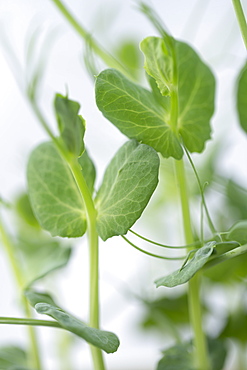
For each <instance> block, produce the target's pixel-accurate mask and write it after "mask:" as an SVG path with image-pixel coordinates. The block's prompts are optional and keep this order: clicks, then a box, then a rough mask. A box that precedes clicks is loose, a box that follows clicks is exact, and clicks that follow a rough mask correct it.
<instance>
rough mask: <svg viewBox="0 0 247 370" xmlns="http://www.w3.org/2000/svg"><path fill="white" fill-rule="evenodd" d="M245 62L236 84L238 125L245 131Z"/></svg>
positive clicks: (246, 91)
mask: <svg viewBox="0 0 247 370" xmlns="http://www.w3.org/2000/svg"><path fill="white" fill-rule="evenodd" d="M246 107H247V64H245V65H244V67H243V68H242V70H241V72H240V75H239V79H238V86H237V110H238V117H239V121H240V125H241V127H242V129H243V130H244V131H245V132H246V133H247V108H246Z"/></svg>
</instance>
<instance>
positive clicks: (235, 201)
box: [226, 180, 247, 220]
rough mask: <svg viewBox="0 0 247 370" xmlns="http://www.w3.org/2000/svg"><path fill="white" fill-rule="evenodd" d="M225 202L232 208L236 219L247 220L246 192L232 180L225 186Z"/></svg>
mask: <svg viewBox="0 0 247 370" xmlns="http://www.w3.org/2000/svg"><path fill="white" fill-rule="evenodd" d="M226 193H227V202H228V204H229V206H230V207H234V208H235V210H236V212H237V216H238V219H242V220H243V219H247V190H246V189H245V188H243V187H241V186H240V185H238V184H237V183H236V182H234V181H233V180H229V181H228V183H227V186H226Z"/></svg>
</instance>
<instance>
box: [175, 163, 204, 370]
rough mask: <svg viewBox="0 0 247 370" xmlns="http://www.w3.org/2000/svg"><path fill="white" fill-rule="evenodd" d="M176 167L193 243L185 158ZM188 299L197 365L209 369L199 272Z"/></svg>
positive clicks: (188, 239) (187, 233)
mask: <svg viewBox="0 0 247 370" xmlns="http://www.w3.org/2000/svg"><path fill="white" fill-rule="evenodd" d="M175 169H176V175H177V180H178V185H179V190H180V199H181V206H182V215H183V228H184V234H185V241H186V243H187V244H192V243H193V242H194V238H193V233H192V226H191V218H190V209H189V201H188V199H189V198H188V192H187V184H186V177H185V169H184V163H183V160H179V161H175ZM188 300H189V312H190V320H191V324H192V328H193V331H194V345H195V352H194V362H195V367H196V369H197V370H209V369H210V364H209V359H208V354H207V345H206V338H205V334H204V332H203V328H202V311H201V304H200V277H199V275H198V274H196V275H195V276H194V277H193V278H192V279H191V280H190V281H189V291H188Z"/></svg>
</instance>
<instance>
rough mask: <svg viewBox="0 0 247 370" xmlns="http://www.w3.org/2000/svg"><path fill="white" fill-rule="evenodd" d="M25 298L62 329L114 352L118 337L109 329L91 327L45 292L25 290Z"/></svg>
mask: <svg viewBox="0 0 247 370" xmlns="http://www.w3.org/2000/svg"><path fill="white" fill-rule="evenodd" d="M25 295H26V297H27V299H28V300H29V302H30V304H31V305H32V306H33V307H34V308H35V310H36V311H37V312H38V313H40V314H45V315H48V316H51V317H52V318H53V319H54V320H56V321H57V322H58V323H59V324H60V325H61V326H62V327H63V328H64V329H66V330H68V331H70V332H71V333H73V334H76V335H77V336H79V337H80V338H82V339H84V340H85V341H87V342H88V343H90V344H92V345H94V346H95V347H98V348H100V349H102V350H103V351H105V352H107V353H113V352H116V351H117V349H118V347H119V339H118V337H117V336H116V335H115V334H114V333H111V332H109V331H104V330H99V329H95V328H91V327H90V326H88V325H86V324H85V323H83V322H82V321H80V320H79V319H77V318H75V317H74V316H72V315H70V314H69V313H68V312H66V311H64V310H63V309H61V308H60V307H58V306H57V304H56V303H55V302H54V300H53V298H52V297H51V296H50V295H49V294H47V293H37V292H34V291H31V290H28V291H26V292H25Z"/></svg>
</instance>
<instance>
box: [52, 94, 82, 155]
mask: <svg viewBox="0 0 247 370" xmlns="http://www.w3.org/2000/svg"><path fill="white" fill-rule="evenodd" d="M54 106H55V112H56V117H57V122H58V127H59V131H60V134H61V137H62V139H63V142H64V143H65V146H66V148H67V150H68V151H69V152H71V153H73V154H75V155H76V156H77V157H80V156H81V155H82V153H83V151H84V149H85V148H84V142H83V137H84V134H85V121H84V119H83V118H82V117H81V116H80V115H78V112H79V109H80V104H79V103H77V102H75V101H73V100H69V99H68V98H67V97H66V96H62V95H60V94H56V96H55V101H54Z"/></svg>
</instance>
